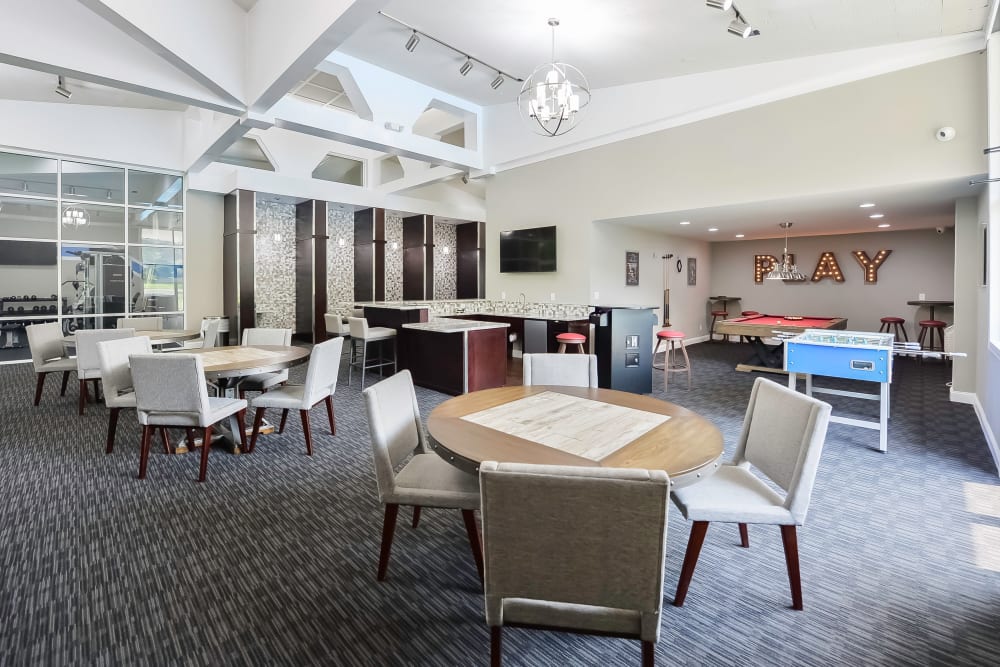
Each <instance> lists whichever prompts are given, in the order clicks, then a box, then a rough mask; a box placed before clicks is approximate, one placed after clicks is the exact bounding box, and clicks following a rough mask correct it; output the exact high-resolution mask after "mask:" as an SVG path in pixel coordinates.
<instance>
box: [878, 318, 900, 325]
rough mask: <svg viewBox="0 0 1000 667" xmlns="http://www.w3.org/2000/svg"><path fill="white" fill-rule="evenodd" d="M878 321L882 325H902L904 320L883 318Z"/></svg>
mask: <svg viewBox="0 0 1000 667" xmlns="http://www.w3.org/2000/svg"><path fill="white" fill-rule="evenodd" d="M879 321H880V322H882V323H883V324H902V323H903V322H905V321H906V320H904V319H903V318H902V317H883V318H882V319H881V320H879Z"/></svg>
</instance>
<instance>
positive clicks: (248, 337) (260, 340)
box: [241, 327, 292, 345]
mask: <svg viewBox="0 0 1000 667" xmlns="http://www.w3.org/2000/svg"><path fill="white" fill-rule="evenodd" d="M291 344H292V330H291V329H264V328H259V327H258V328H250V329H244V330H243V340H242V342H241V345H291Z"/></svg>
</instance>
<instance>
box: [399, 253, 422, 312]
mask: <svg viewBox="0 0 1000 667" xmlns="http://www.w3.org/2000/svg"><path fill="white" fill-rule="evenodd" d="M424 259H425V256H424V248H423V246H419V247H415V248H403V298H404V299H406V300H408V301H423V300H424V299H426V298H427V297H426V296H424Z"/></svg>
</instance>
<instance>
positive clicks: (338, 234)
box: [326, 204, 354, 315]
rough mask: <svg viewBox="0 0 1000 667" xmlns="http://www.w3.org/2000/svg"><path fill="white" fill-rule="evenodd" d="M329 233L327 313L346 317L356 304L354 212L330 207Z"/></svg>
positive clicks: (327, 251) (327, 247) (332, 205)
mask: <svg viewBox="0 0 1000 667" xmlns="http://www.w3.org/2000/svg"><path fill="white" fill-rule="evenodd" d="M326 230H327V234H329V236H330V240H329V241H328V242H327V244H326V265H327V281H326V295H327V297H326V298H327V311H328V312H331V313H340V314H341V315H346V314H348V308H349V305H350V304H351V303H352V302H353V301H354V212H353V211H343V210H340V209H338V208H336V204H330V205H329V206H327V214H326ZM341 240H343V241H344V244H343V245H341V244H340V241H341Z"/></svg>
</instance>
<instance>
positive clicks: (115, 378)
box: [97, 336, 153, 454]
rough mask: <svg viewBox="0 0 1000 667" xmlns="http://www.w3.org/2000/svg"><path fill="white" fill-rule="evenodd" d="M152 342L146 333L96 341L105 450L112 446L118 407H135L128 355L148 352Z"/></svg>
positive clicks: (150, 351)
mask: <svg viewBox="0 0 1000 667" xmlns="http://www.w3.org/2000/svg"><path fill="white" fill-rule="evenodd" d="M152 352H153V346H152V345H150V342H149V337H148V336H133V337H131V338H121V339H117V340H115V339H113V340H105V341H102V342H99V343H97V362H98V366H100V369H101V382H102V383H103V384H104V404H105V405H106V406H108V408H109V410H110V412H109V414H108V444H107V447H106V449H105V452H106V453H108V454H110V453H111V451H112V450H113V449H114V446H115V430H116V429H117V427H118V413H119V412H121V409H122V408H134V407H135V391H134V390H133V389H132V371H131V369H130V368H129V361H128V358H129V356H131V355H133V354H151V353H152Z"/></svg>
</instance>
